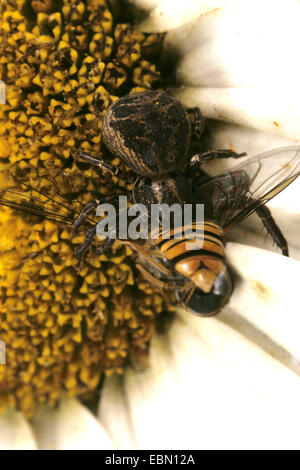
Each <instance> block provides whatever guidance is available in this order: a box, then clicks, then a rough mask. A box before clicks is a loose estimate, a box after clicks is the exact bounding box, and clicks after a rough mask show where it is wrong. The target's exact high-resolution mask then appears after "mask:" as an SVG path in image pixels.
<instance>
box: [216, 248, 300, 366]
mask: <svg viewBox="0 0 300 470" xmlns="http://www.w3.org/2000/svg"><path fill="white" fill-rule="evenodd" d="M226 259H227V262H228V263H229V265H230V266H232V267H233V271H234V273H235V279H236V286H235V289H234V292H233V295H232V296H231V299H230V304H229V311H230V312H232V315H231V314H230V315H228V318H229V320H228V321H229V322H230V321H231V320H232V321H235V320H236V318H234V317H235V315H236V313H237V314H238V315H239V317H240V318H242V319H244V320H246V321H247V322H248V323H249V324H250V325H252V326H254V327H255V328H257V329H259V330H260V331H261V332H262V333H263V334H264V335H266V336H267V337H268V338H269V339H272V341H273V342H274V343H276V345H278V346H279V347H280V348H282V351H280V349H278V354H277V353H276V352H275V353H274V354H276V355H278V359H281V354H283V351H285V352H286V353H287V354H288V355H290V358H289V357H286V359H285V360H286V361H288V365H289V366H291V367H293V364H294V365H295V367H297V369H298V371H299V372H300V342H299V331H300V315H299V311H300V309H299V304H298V293H299V279H300V262H299V261H295V260H292V259H290V258H286V257H284V256H281V255H276V254H274V253H270V252H268V251H265V250H261V249H259V248H253V247H250V246H244V245H240V244H235V243H228V244H227V246H226ZM227 310H228V309H224V312H225V313H226V312H227V313H230V312H229V311H227ZM222 315H223V314H221V318H222ZM231 317H232V318H231ZM226 318H227V317H226ZM226 321H227V320H226ZM259 339H261V338H259Z"/></svg>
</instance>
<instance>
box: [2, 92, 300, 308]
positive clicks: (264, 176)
mask: <svg viewBox="0 0 300 470" xmlns="http://www.w3.org/2000/svg"><path fill="white" fill-rule="evenodd" d="M194 112H195V119H194V123H193V125H192V126H191V124H190V121H189V119H188V115H187V112H186V110H185V108H184V107H183V106H182V104H181V103H180V102H179V101H178V100H176V99H175V98H173V97H171V96H170V95H168V94H166V93H163V92H160V91H149V92H142V93H134V94H131V95H127V96H124V97H122V98H120V99H118V100H117V101H115V102H114V103H113V104H112V105H111V106H110V107H109V108H108V110H107V111H106V114H105V116H104V120H103V128H102V136H103V140H104V143H105V145H106V147H107V148H108V150H109V151H110V152H111V153H113V154H115V155H118V156H119V157H120V158H121V159H122V160H123V162H124V163H125V164H126V165H127V166H128V167H129V168H131V169H132V170H133V171H134V172H135V173H136V178H135V183H134V186H133V190H132V191H131V192H130V193H129V199H130V201H131V202H133V203H142V204H144V205H145V206H146V208H150V207H151V205H152V204H157V205H161V204H168V205H169V206H171V205H173V204H174V203H179V204H180V205H184V204H185V203H192V205H193V204H198V203H201V204H203V205H204V216H205V217H204V221H203V222H202V223H200V225H199V224H198V222H197V223H192V224H191V227H188V229H190V230H192V231H193V232H195V237H194V238H193V239H192V240H191V239H186V238H185V236H183V237H181V238H179V239H178V238H176V229H173V232H172V230H171V232H170V237H169V239H168V240H165V239H164V236H163V235H164V234H163V233H162V231H160V232H159V234H158V238H157V239H156V240H155V241H152V240H147V241H145V242H143V243H136V242H135V241H133V240H130V239H129V240H126V241H125V243H128V244H129V245H131V246H132V248H134V250H135V251H136V252H137V254H138V258H139V261H138V262H137V268H138V269H139V270H140V271H141V272H142V274H143V275H144V277H145V278H146V279H148V280H149V281H150V282H152V283H153V284H155V285H159V286H160V287H162V288H164V289H172V290H173V291H175V293H176V296H177V299H178V303H179V304H183V305H184V306H185V307H186V308H188V309H190V310H191V311H192V312H194V313H196V314H199V315H212V314H215V313H218V312H219V311H220V309H221V308H222V307H223V306H224V305H225V303H226V302H227V301H228V299H229V297H230V294H231V291H232V286H231V280H230V276H229V274H228V272H227V267H226V262H225V255H224V241H223V237H224V235H226V233H228V231H229V230H230V229H231V228H232V227H234V226H235V225H236V224H238V223H239V222H241V221H242V220H244V219H245V218H247V217H248V216H249V215H250V214H252V213H253V212H256V213H257V214H258V215H259V216H260V217H261V219H262V221H263V224H264V226H265V227H266V228H267V231H268V233H269V234H270V235H271V236H272V238H273V240H274V242H275V243H276V244H277V246H279V247H280V248H281V250H282V253H283V254H284V255H288V247H287V242H286V240H285V239H284V237H283V235H282V233H281V231H280V229H279V227H278V226H277V225H276V223H275V221H274V220H273V218H272V216H271V214H270V211H269V210H268V209H267V208H266V206H265V204H266V203H267V202H268V201H269V200H271V199H272V198H273V197H274V196H276V195H277V194H278V193H280V192H281V191H282V190H284V189H285V188H286V187H287V186H288V185H289V184H291V183H292V182H293V181H294V180H295V179H296V178H297V177H298V176H299V174H300V147H299V146H291V147H286V148H282V149H277V150H273V151H270V152H267V153H265V154H262V155H260V156H257V157H252V158H248V159H246V161H244V162H243V163H241V164H239V165H237V166H234V167H233V168H232V169H231V170H228V171H227V172H226V173H222V174H219V175H216V176H214V177H212V178H209V177H207V178H206V180H205V181H202V182H201V181H200V182H199V179H198V178H197V173H198V169H199V168H198V167H200V171H201V164H202V162H203V161H206V160H211V159H215V158H222V157H223V158H224V157H225V158H226V157H235V158H238V157H241V156H243V155H244V154H236V153H235V152H233V151H231V150H217V151H210V152H205V153H202V154H197V155H194V156H193V157H192V158H190V156H189V148H190V140H191V133H192V131H194V133H196V134H197V135H198V137H199V136H200V135H201V132H202V130H203V118H202V117H201V114H200V112H199V111H198V110H197V109H196V110H194ZM80 158H81V159H82V160H84V161H85V162H87V163H90V164H92V165H94V166H95V167H98V168H99V169H100V170H101V171H102V170H105V171H106V172H109V173H111V174H112V175H114V174H116V172H117V171H118V170H117V169H116V168H114V167H113V166H111V165H110V164H109V163H107V162H104V161H102V160H99V159H97V158H95V157H93V156H91V155H90V154H88V153H86V152H81V153H80ZM274 164H275V166H276V169H275V171H274V170H273V169H271V168H272V166H273V165H274ZM38 171H40V170H36V169H31V170H30V169H27V170H25V174H24V175H23V180H22V181H20V177H19V176H18V172H17V174H16V175H10V176H11V177H12V182H13V183H12V187H11V188H8V189H7V185H5V188H6V189H5V188H4V190H3V192H2V194H1V195H0V204H2V205H6V206H9V207H11V208H13V209H19V210H21V211H23V212H25V213H27V214H32V215H38V216H40V217H42V218H45V219H50V220H52V221H56V222H60V223H61V222H63V223H65V224H67V225H71V226H72V227H73V228H74V229H75V230H77V229H79V228H81V229H83V230H84V231H85V234H86V238H85V241H84V242H83V244H82V245H81V246H80V247H79V249H78V250H77V255H78V256H79V257H80V256H83V254H84V253H85V251H86V250H87V248H88V247H89V245H90V244H91V242H92V240H93V238H94V237H95V235H96V224H95V222H94V221H93V220H91V218H90V214H91V213H92V212H93V211H94V210H95V208H96V207H97V206H98V205H99V204H100V202H106V200H107V199H105V198H101V197H100V198H96V199H94V200H91V201H90V202H89V203H88V204H83V203H82V204H81V203H80V200H78V199H79V196H80V191H78V190H77V189H76V188H73V189H72V187H73V183H72V178H71V176H68V175H67V174H65V173H64V172H56V174H55V173H53V172H50V171H49V170H45V171H46V172H47V171H48V180H49V182H50V186H51V185H52V186H51V187H50V192H49V188H47V190H46V191H45V190H44V188H40V187H39V186H38V185H36V182H38V181H40V180H41V178H39V176H40V175H39V174H38ZM0 176H1V174H0ZM195 176H196V177H195ZM24 178H25V179H24ZM61 178H62V179H63V180H68V183H67V186H69V187H70V188H71V189H70V191H69V193H73V194H75V195H76V198H77V200H75V198H74V197H73V196H72V194H71V196H72V197H71V202H70V198H69V197H66V196H65V195H64V194H62V193H61V191H60V189H59V188H60V187H61V184H60V182H59V180H60V179H61ZM4 179H5V176H4V178H2V180H4ZM31 181H34V182H35V184H34V185H33V184H31ZM16 182H17V183H18V184H21V187H22V188H23V190H20V189H15V188H14V185H15V183H16ZM87 183H88V182H87ZM64 185H65V183H63V186H64ZM19 187H20V186H19ZM53 188H56V189H57V193H56V195H54V196H53ZM113 197H114V195H112V196H111V199H110V200H113ZM148 213H150V211H148ZM184 228H185V229H186V228H187V227H184ZM184 232H185V231H184ZM107 235H108V238H107V239H106V240H105V241H104V242H103V243H102V244H101V245H100V247H99V250H98V253H101V252H105V250H107V249H108V248H110V246H111V244H112V242H113V240H112V239H111V238H110V237H109V233H108V234H107ZM191 241H192V242H193V243H194V244H196V246H195V247H194V249H193V250H192V251H191V250H189V249H188V248H187V245H188V244H189V243H190V242H191Z"/></svg>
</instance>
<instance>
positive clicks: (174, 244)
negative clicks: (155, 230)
mask: <svg viewBox="0 0 300 470" xmlns="http://www.w3.org/2000/svg"><path fill="white" fill-rule="evenodd" d="M181 231H182V232H183V233H182V235H180V233H181ZM192 231H193V233H194V235H193V238H192V239H189V238H187V235H188V233H191V232H192ZM184 232H185V233H184ZM164 236H167V234H166V233H162V232H160V234H159V238H157V239H156V240H155V241H154V243H155V245H156V246H157V247H158V248H159V249H160V251H161V252H162V254H163V255H164V257H165V258H166V259H167V260H168V261H170V262H171V264H172V265H173V266H174V268H175V269H176V271H178V272H179V273H181V274H183V275H184V276H186V277H187V278H189V279H191V280H192V281H193V282H194V283H195V284H196V285H198V287H200V288H202V289H203V290H204V292H205V291H207V290H208V289H209V286H210V285H211V284H212V282H213V280H214V279H215V277H216V276H217V275H218V274H219V273H220V272H222V271H224V270H225V269H226V268H225V263H224V246H223V242H222V229H221V228H220V227H219V226H218V225H217V224H216V223H214V222H205V223H201V224H199V223H198V224H196V223H194V224H192V225H191V226H185V227H179V228H176V229H174V230H171V231H170V233H169V238H168V239H167V238H164ZM178 236H180V238H176V237H178ZM200 273H202V274H201V276H200V278H201V280H199V274H200ZM199 283H200V285H199Z"/></svg>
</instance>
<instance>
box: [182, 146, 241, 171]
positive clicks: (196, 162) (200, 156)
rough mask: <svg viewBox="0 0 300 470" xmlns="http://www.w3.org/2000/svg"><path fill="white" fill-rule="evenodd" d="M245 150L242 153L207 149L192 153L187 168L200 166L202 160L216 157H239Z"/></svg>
mask: <svg viewBox="0 0 300 470" xmlns="http://www.w3.org/2000/svg"><path fill="white" fill-rule="evenodd" d="M245 155H246V152H243V153H236V152H234V151H233V150H230V149H225V150H209V151H207V152H201V153H197V154H196V155H194V156H193V157H192V158H191V160H190V163H189V167H188V168H189V169H190V170H194V169H198V168H200V167H201V164H202V163H203V162H207V161H209V160H216V159H218V158H240V157H244V156H245Z"/></svg>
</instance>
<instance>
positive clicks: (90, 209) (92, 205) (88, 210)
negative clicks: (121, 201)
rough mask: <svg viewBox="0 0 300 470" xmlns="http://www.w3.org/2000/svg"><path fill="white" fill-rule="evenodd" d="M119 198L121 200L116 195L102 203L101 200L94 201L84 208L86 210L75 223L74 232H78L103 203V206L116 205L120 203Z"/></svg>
mask: <svg viewBox="0 0 300 470" xmlns="http://www.w3.org/2000/svg"><path fill="white" fill-rule="evenodd" d="M118 198H119V196H116V195H114V196H109V197H106V198H105V199H103V200H102V201H100V199H93V200H92V201H91V202H89V203H88V204H87V205H86V206H84V208H83V209H82V211H81V212H80V214H79V216H78V217H77V218H76V219H75V221H74V222H73V230H74V231H75V230H77V229H78V227H79V226H80V225H81V224H82V223H83V222H84V221H85V220H86V219H87V217H88V216H89V215H90V213H91V212H93V210H95V209H96V207H98V206H99V205H100V203H102V204H106V203H115V202H117V201H118Z"/></svg>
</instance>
